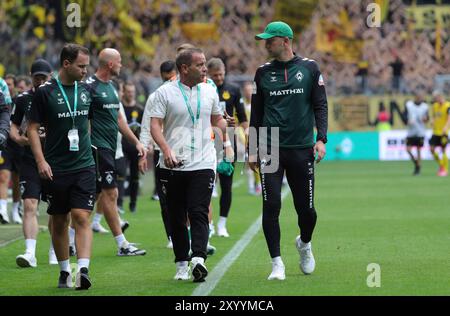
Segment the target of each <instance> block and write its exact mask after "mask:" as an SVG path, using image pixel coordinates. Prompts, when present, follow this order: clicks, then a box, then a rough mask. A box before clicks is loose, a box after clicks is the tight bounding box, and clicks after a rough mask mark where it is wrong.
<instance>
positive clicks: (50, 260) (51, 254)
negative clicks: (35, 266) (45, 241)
mask: <svg viewBox="0 0 450 316" xmlns="http://www.w3.org/2000/svg"><path fill="white" fill-rule="evenodd" d="M48 264H58V258H56V253H55V250H54V249H49V251H48Z"/></svg>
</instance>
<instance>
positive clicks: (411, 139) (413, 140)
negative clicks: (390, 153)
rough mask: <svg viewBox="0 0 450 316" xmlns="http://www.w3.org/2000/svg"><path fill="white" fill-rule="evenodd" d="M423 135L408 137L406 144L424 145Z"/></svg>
mask: <svg viewBox="0 0 450 316" xmlns="http://www.w3.org/2000/svg"><path fill="white" fill-rule="evenodd" d="M423 140H424V138H423V137H417V136H412V137H406V146H415V147H423Z"/></svg>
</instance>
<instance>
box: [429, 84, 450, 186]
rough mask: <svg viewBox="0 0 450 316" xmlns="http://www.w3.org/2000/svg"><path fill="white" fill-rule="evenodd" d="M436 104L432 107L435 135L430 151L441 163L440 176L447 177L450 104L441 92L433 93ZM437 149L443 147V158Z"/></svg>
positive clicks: (431, 141)
mask: <svg viewBox="0 0 450 316" xmlns="http://www.w3.org/2000/svg"><path fill="white" fill-rule="evenodd" d="M433 97H434V101H435V102H434V103H433V106H432V120H433V135H432V136H431V139H430V150H431V153H432V155H433V157H434V159H435V160H436V161H437V162H438V163H439V171H438V176H440V177H445V176H447V174H448V157H447V154H446V152H445V147H446V146H447V143H448V130H449V128H450V102H448V101H445V99H444V96H443V95H442V93H441V92H439V91H435V92H433ZM436 147H441V151H442V154H441V156H442V157H439V154H438V153H437V152H436Z"/></svg>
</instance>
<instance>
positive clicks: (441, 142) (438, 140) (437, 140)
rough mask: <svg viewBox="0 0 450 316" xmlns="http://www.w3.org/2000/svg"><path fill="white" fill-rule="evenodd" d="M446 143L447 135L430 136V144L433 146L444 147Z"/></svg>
mask: <svg viewBox="0 0 450 316" xmlns="http://www.w3.org/2000/svg"><path fill="white" fill-rule="evenodd" d="M447 143H448V137H447V135H443V136H441V135H432V136H431V138H430V146H433V147H445V146H447Z"/></svg>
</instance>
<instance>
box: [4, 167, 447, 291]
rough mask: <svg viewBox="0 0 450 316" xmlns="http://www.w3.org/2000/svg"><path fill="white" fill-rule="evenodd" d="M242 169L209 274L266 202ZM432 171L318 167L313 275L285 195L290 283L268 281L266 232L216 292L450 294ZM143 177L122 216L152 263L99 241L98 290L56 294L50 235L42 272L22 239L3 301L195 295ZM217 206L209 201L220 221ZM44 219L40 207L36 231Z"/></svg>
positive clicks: (443, 213) (12, 248)
mask: <svg viewBox="0 0 450 316" xmlns="http://www.w3.org/2000/svg"><path fill="white" fill-rule="evenodd" d="M241 168H242V166H239V167H238V168H237V171H236V173H235V179H234V180H235V183H240V186H238V187H237V188H235V189H234V191H233V192H234V194H233V204H232V210H231V212H230V216H229V220H228V231H229V232H230V234H231V237H230V238H218V237H216V236H215V237H213V238H212V240H211V243H212V244H213V245H214V246H216V247H217V252H216V254H214V255H213V256H211V257H209V258H208V260H207V267H208V269H209V270H210V271H212V270H213V269H214V267H215V266H216V265H217V263H218V262H219V261H220V259H221V258H223V256H224V255H225V254H226V253H227V252H228V251H229V250H230V249H231V248H232V247H233V246H234V245H235V243H236V242H238V241H239V239H240V238H241V237H242V235H243V234H244V233H245V232H246V231H247V229H248V228H249V227H250V226H251V225H252V224H253V223H254V222H255V220H256V219H257V218H258V216H259V215H260V214H261V198H260V197H253V196H249V195H248V194H247V189H246V179H245V174H244V175H241V172H240V170H241ZM435 169H436V167H435V164H434V163H433V162H425V163H424V167H423V172H422V175H420V176H418V177H413V176H411V174H412V165H411V164H410V163H407V162H327V161H325V162H323V163H321V164H320V165H319V166H318V167H317V169H316V196H315V204H316V209H317V212H318V222H317V226H316V230H315V233H314V237H313V252H314V255H315V258H316V263H317V265H316V271H315V272H314V273H313V274H312V275H310V276H304V275H303V274H301V273H300V271H299V268H298V253H297V251H296V248H295V246H294V240H295V236H296V235H298V228H297V225H296V222H297V217H296V214H295V210H294V207H293V203H292V196H291V195H287V197H286V199H285V200H284V201H283V209H282V212H281V217H280V223H281V232H282V239H281V251H282V257H283V260H284V263H285V265H286V280H285V281H283V282H280V281H267V276H268V275H269V273H270V269H271V264H270V258H269V255H268V250H267V246H266V243H265V239H264V235H263V233H262V231H261V230H260V231H259V232H258V233H257V234H256V236H255V237H254V238H253V240H252V241H251V242H250V244H249V245H248V246H247V248H246V249H245V250H244V251H243V252H242V254H241V255H240V256H239V257H238V259H237V260H236V261H235V262H234V263H233V264H232V265H231V266H230V268H229V269H228V271H227V272H226V273H225V275H224V277H223V278H222V279H221V280H220V282H219V283H218V284H217V286H216V287H215V288H214V289H213V291H212V292H211V295H218V296H222V295H223V296H229V295H233V296H235V295H238V296H247V295H249V296H250V295H251V296H266V295H267V296H276V295H287V296H300V295H450V281H449V280H450V251H449V246H448V245H449V241H450V230H449V223H450V212H449V210H448V205H449V204H450V203H449V202H450V196H449V194H448V192H447V190H448V187H449V179H448V178H438V177H436V175H435V172H436V170H435ZM143 180H144V181H143V182H144V184H145V185H144V188H143V192H142V195H141V196H140V198H139V201H138V211H137V212H136V213H135V214H130V213H128V212H127V214H126V215H125V217H126V219H127V220H129V221H130V223H131V226H130V228H129V230H127V232H126V234H125V235H126V236H127V239H128V240H129V241H132V242H137V243H140V245H139V246H140V247H143V248H145V249H147V251H148V253H147V255H146V256H143V257H131V258H126V257H125V258H123V257H117V256H116V251H117V250H116V245H115V241H114V240H113V238H112V236H111V235H110V234H105V235H100V234H95V235H94V245H93V255H92V261H91V266H90V274H91V277H92V281H93V286H92V288H91V289H90V290H89V291H81V292H78V291H73V290H70V289H69V290H61V289H57V288H56V285H57V279H58V270H59V269H58V267H57V266H49V265H48V255H47V254H48V245H49V241H50V238H49V235H48V233H47V232H44V233H40V234H39V237H38V244H37V260H38V267H37V268H36V269H21V268H18V267H17V266H16V264H15V257H16V256H17V255H18V254H20V253H22V252H23V250H24V242H23V239H22V240H18V241H14V242H12V243H9V244H7V245H6V246H3V247H1V248H0V280H1V286H0V295H52V296H53V295H74V296H92V295H136V296H140V295H161V296H166V295H175V296H179V295H180V296H181V295H182V296H185V295H191V294H192V292H193V291H194V290H195V288H196V287H197V286H198V284H195V283H192V282H181V281H174V280H172V277H173V275H174V273H175V265H174V264H173V253H172V251H171V250H169V249H167V248H165V245H166V239H165V234H164V228H163V225H162V220H161V215H160V210H159V204H158V202H155V201H151V200H150V192H151V187H152V183H153V182H152V180H151V177H150V176H146V177H145V178H144V179H143ZM218 202H219V200H218V199H213V204H214V211H215V212H214V218H215V222H217V219H218V216H219V206H218ZM45 221H46V216H45V211H44V210H43V209H42V210H41V217H40V224H41V225H45ZM103 224H104V223H103ZM104 226H105V227H106V224H104ZM12 227H13V225H2V226H0V240H1V241H2V243H4V242H5V240H8V239H13V238H15V237H17V236H19V235H20V233H21V231H20V227H19V226H17V227H16V228H15V229H14V228H12ZM71 261H72V262H75V259H74V258H72V259H71ZM370 263H377V264H379V265H380V268H381V287H374V288H370V287H368V286H367V284H366V279H367V277H368V276H369V273H370V272H368V271H367V266H368V264H370ZM207 282H208V281H207Z"/></svg>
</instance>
